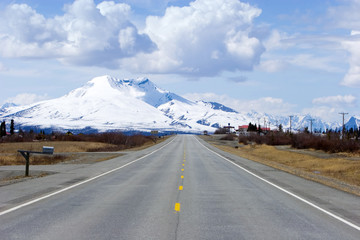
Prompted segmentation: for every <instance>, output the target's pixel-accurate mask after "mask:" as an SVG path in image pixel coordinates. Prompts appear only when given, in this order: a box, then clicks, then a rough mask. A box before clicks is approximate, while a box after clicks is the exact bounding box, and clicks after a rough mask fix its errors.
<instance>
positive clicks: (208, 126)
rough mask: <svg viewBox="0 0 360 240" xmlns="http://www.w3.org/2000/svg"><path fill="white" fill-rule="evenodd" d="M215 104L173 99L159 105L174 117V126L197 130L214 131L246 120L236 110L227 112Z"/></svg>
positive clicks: (169, 115) (166, 113)
mask: <svg viewBox="0 0 360 240" xmlns="http://www.w3.org/2000/svg"><path fill="white" fill-rule="evenodd" d="M219 105H221V104H219ZM214 106H217V104H214V103H208V102H203V101H198V102H192V103H185V102H180V101H177V100H172V101H170V102H167V103H165V104H163V105H161V106H159V107H158V109H160V110H161V111H162V112H164V114H165V115H166V116H167V117H169V118H170V119H172V124H171V125H172V126H180V127H185V128H188V130H195V131H202V130H210V131H214V130H215V129H216V128H218V127H220V126H224V125H227V124H228V123H230V124H238V123H241V122H244V121H245V118H244V117H243V116H242V115H240V114H238V113H237V112H236V111H229V112H225V111H223V110H221V109H219V108H217V107H214ZM221 106H223V105H221ZM224 107H225V106H224ZM226 109H230V108H226ZM236 128H237V126H236Z"/></svg>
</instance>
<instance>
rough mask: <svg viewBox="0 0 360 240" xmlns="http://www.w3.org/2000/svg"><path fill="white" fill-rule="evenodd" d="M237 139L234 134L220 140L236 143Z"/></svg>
mask: <svg viewBox="0 0 360 240" xmlns="http://www.w3.org/2000/svg"><path fill="white" fill-rule="evenodd" d="M235 138H236V135H234V134H226V136H224V137H222V138H220V140H228V141H234V139H235Z"/></svg>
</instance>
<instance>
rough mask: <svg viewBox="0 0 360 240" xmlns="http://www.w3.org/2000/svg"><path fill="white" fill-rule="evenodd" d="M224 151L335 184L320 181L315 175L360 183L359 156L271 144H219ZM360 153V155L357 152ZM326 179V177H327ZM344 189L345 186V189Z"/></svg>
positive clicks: (354, 183) (352, 183) (353, 183)
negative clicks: (321, 154)
mask: <svg viewBox="0 0 360 240" xmlns="http://www.w3.org/2000/svg"><path fill="white" fill-rule="evenodd" d="M216 147H218V148H220V149H221V150H223V151H227V152H230V153H232V154H235V155H237V156H240V157H243V158H246V159H250V160H253V161H256V162H260V163H263V164H265V165H268V166H271V167H274V168H277V169H281V170H284V171H287V172H290V173H293V174H296V175H300V176H302V177H306V178H309V179H311V180H315V181H319V182H322V183H324V184H327V185H331V186H333V185H332V183H329V181H327V180H324V181H321V179H320V180H319V179H318V178H316V177H314V176H324V177H326V178H331V179H337V180H340V181H341V182H345V183H348V184H351V185H355V186H360V160H359V158H358V159H357V160H355V159H354V155H353V156H352V158H349V157H346V156H344V157H341V156H339V155H336V154H333V155H330V154H329V156H330V157H327V158H323V157H316V154H314V155H315V156H314V155H313V154H304V153H297V152H293V151H287V150H279V149H277V148H276V147H273V146H268V145H247V146H242V147H239V148H234V147H230V146H220V145H217V146H216ZM356 157H359V156H356ZM324 179H325V178H324ZM343 190H344V189H343Z"/></svg>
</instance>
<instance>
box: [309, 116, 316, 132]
mask: <svg viewBox="0 0 360 240" xmlns="http://www.w3.org/2000/svg"><path fill="white" fill-rule="evenodd" d="M308 120H309V121H310V132H311V134H312V133H313V132H312V125H313V121H315V119H313V118H310V119H308Z"/></svg>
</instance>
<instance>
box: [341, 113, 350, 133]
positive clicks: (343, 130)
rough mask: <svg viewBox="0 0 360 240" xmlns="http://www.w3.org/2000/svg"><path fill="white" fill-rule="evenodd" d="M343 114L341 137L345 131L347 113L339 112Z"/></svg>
mask: <svg viewBox="0 0 360 240" xmlns="http://www.w3.org/2000/svg"><path fill="white" fill-rule="evenodd" d="M339 114H341V115H342V116H343V129H342V135H341V139H344V133H345V115H347V114H349V113H346V112H341V113H339Z"/></svg>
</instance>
